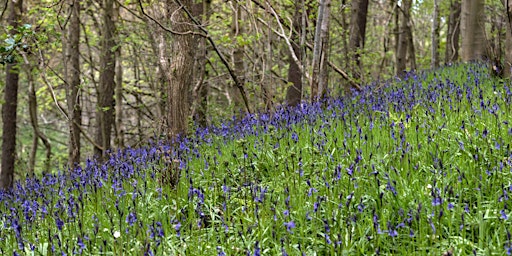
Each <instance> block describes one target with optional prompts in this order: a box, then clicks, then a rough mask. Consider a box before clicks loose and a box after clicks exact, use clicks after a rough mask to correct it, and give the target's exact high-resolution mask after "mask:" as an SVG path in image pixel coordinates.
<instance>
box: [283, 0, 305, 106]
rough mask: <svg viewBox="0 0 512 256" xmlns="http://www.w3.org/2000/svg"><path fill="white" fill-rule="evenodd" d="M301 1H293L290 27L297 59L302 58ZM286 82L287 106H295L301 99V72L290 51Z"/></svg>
mask: <svg viewBox="0 0 512 256" xmlns="http://www.w3.org/2000/svg"><path fill="white" fill-rule="evenodd" d="M303 3H304V2H303V1H295V14H294V15H293V22H292V27H293V30H294V31H295V33H292V37H291V43H292V49H293V52H294V53H295V56H297V58H298V59H299V60H301V59H302V50H301V49H300V35H301V33H302V32H301V31H302V30H301V18H302V8H303ZM288 57H289V59H288V63H289V68H288V83H289V86H288V88H287V90H286V103H287V104H288V105H289V106H296V105H298V104H299V103H300V101H301V100H302V72H301V69H300V67H299V65H298V64H297V62H296V61H295V60H294V59H293V56H292V53H291V52H290V53H289V54H288Z"/></svg>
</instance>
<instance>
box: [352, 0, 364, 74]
mask: <svg viewBox="0 0 512 256" xmlns="http://www.w3.org/2000/svg"><path fill="white" fill-rule="evenodd" d="M351 10H352V17H351V19H350V40H349V48H350V51H351V52H352V53H353V54H354V60H355V65H353V68H352V74H353V76H354V78H355V79H356V80H360V79H361V74H362V71H363V66H362V63H361V51H362V50H363V48H364V42H365V38H366V17H367V14H368V0H353V1H352V8H351Z"/></svg>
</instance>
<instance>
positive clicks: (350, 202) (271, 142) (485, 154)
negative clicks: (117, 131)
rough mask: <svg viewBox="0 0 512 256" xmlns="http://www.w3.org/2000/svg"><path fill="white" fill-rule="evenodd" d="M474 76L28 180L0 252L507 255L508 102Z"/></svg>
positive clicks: (439, 78) (504, 91) (213, 130)
mask: <svg viewBox="0 0 512 256" xmlns="http://www.w3.org/2000/svg"><path fill="white" fill-rule="evenodd" d="M486 71H487V69H486V67H484V66H481V65H479V64H471V65H466V66H453V67H445V68H442V69H439V70H436V71H434V72H430V73H419V74H416V73H410V74H408V77H407V78H406V79H404V80H402V81H388V82H387V83H386V84H387V86H385V87H384V88H383V89H382V90H379V91H374V89H373V88H375V87H368V88H367V89H365V91H363V92H360V93H355V95H354V96H353V98H350V99H349V98H339V99H329V100H326V101H325V102H319V103H315V104H313V105H310V104H302V105H300V106H298V107H297V108H280V109H278V110H276V111H275V112H274V113H259V114H257V115H249V116H246V117H245V118H243V119H241V120H235V119H232V120H226V121H225V122H223V123H222V124H220V125H218V126H212V127H208V128H198V129H196V132H195V134H194V135H193V136H190V137H183V138H181V139H180V140H179V141H178V142H177V143H176V144H175V145H174V146H170V145H167V144H164V143H149V145H148V146H146V147H142V148H136V149H127V150H125V151H117V152H112V153H111V157H110V159H109V160H108V161H107V162H105V163H98V162H95V161H92V160H89V161H87V163H86V164H85V166H82V167H79V168H77V169H75V170H72V171H70V172H66V173H63V172H60V173H57V174H48V175H45V176H43V177H40V178H37V179H27V180H26V181H25V182H24V183H17V184H16V186H15V188H14V189H13V190H12V191H7V192H3V193H2V194H0V201H1V202H2V203H1V204H0V209H1V213H2V215H1V216H0V222H1V224H2V225H1V228H0V248H1V249H0V250H2V251H1V252H2V253H9V252H11V251H15V253H18V254H19V253H27V254H37V253H42V254H57V253H60V252H65V253H68V254H70V253H77V254H104V253H113V254H126V255H139V254H150V255H151V254H158V255H213V254H218V255H236V254H250V255H260V254H265V255H276V254H283V255H296V254H301V253H302V254H306V255H313V254H319V255H327V254H328V255H335V254H339V255H341V254H349V255H358V254H361V255H366V254H373V253H376V254H386V255H397V254H398V255H399V254H408V253H410V252H414V253H415V254H418V255H440V254H443V253H444V252H447V251H450V252H452V253H453V254H456V255H467V254H471V253H476V254H505V253H507V254H510V253H511V252H512V249H511V247H512V244H511V238H510V226H511V222H510V219H509V217H510V210H509V205H508V204H509V194H510V193H511V192H512V177H511V175H510V174H511V171H512V152H511V149H510V141H512V138H511V136H512V127H511V124H510V123H509V122H510V121H509V120H510V118H511V114H510V113H511V112H510V100H511V96H512V93H511V90H510V84H505V83H503V82H501V81H496V80H493V79H491V78H490V77H488V75H487V72H486ZM176 170H178V171H180V172H181V175H179V176H176V175H174V176H173V177H179V182H178V183H177V185H176V186H175V187H174V186H171V185H166V183H165V182H162V180H164V179H163V178H165V177H166V176H164V175H165V173H166V171H171V172H172V171H176ZM163 176H164V177H163Z"/></svg>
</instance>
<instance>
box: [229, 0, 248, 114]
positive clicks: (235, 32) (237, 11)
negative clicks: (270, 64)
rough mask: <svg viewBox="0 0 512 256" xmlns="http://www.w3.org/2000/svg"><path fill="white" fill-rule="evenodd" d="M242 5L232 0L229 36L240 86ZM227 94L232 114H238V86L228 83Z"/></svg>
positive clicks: (242, 69) (242, 75)
mask: <svg viewBox="0 0 512 256" xmlns="http://www.w3.org/2000/svg"><path fill="white" fill-rule="evenodd" d="M242 15H243V14H242V7H241V6H240V3H238V2H237V1H233V16H232V20H231V36H232V40H233V43H234V45H235V47H234V49H233V54H232V55H231V57H232V63H233V67H234V71H235V74H236V76H238V78H239V79H240V83H241V84H242V86H243V85H244V84H245V63H244V45H243V43H242V42H241V40H240V39H241V38H243V27H244V26H243V17H242ZM229 94H230V96H231V98H232V99H233V111H234V114H235V115H236V114H238V113H240V112H241V111H242V110H243V101H242V97H241V95H240V93H239V92H238V88H237V86H236V85H235V84H230V86H229Z"/></svg>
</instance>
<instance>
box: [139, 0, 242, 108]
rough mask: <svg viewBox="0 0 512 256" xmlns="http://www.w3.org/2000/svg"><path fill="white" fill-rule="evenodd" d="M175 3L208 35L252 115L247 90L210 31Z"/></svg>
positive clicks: (177, 0)
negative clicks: (210, 34)
mask: <svg viewBox="0 0 512 256" xmlns="http://www.w3.org/2000/svg"><path fill="white" fill-rule="evenodd" d="M139 1H140V0H139ZM175 1H176V3H178V4H179V5H180V6H181V8H182V9H183V11H185V13H186V14H187V16H188V17H189V18H190V19H191V20H192V21H193V22H194V24H196V25H197V27H198V28H199V29H200V30H201V31H203V33H204V34H205V35H206V38H207V39H208V42H210V44H211V46H212V47H213V50H214V51H215V53H217V56H219V58H220V60H221V62H222V64H224V66H225V67H226V68H227V69H228V72H229V75H231V78H232V79H233V81H234V82H235V86H236V87H237V88H238V90H239V91H240V94H241V95H242V99H243V100H244V104H245V108H246V109H247V112H248V113H251V108H250V107H249V101H248V100H247V95H246V93H245V89H244V87H243V85H242V83H241V82H240V79H239V78H238V76H237V75H236V74H235V71H234V70H233V68H231V66H230V65H229V63H228V61H227V60H226V58H225V57H224V55H223V54H222V53H221V52H220V51H219V48H218V47H217V45H216V44H215V42H213V39H212V38H211V37H210V36H209V34H208V31H207V30H206V29H205V28H204V27H203V26H201V23H200V22H199V21H198V20H197V19H196V18H195V17H194V16H193V15H192V14H191V13H190V11H189V10H187V8H186V7H185V6H184V5H183V4H182V3H181V1H180V0H175Z"/></svg>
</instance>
